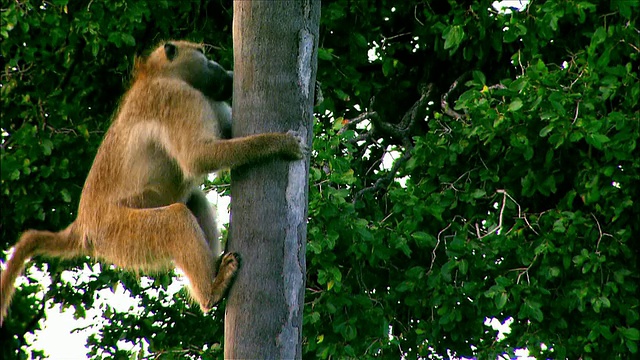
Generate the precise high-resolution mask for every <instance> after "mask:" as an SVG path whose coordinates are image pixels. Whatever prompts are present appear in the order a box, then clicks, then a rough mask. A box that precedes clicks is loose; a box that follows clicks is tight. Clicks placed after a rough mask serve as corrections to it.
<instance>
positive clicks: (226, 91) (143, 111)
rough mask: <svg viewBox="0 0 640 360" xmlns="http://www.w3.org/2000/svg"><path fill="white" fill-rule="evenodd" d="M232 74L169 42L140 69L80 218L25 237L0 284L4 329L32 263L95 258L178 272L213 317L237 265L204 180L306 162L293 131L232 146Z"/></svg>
mask: <svg viewBox="0 0 640 360" xmlns="http://www.w3.org/2000/svg"><path fill="white" fill-rule="evenodd" d="M232 88H233V74H232V73H231V72H229V71H226V70H225V69H224V68H223V67H222V66H220V65H219V64H217V63H216V62H214V61H211V60H208V59H207V57H206V56H205V55H204V52H203V49H202V47H201V46H200V45H199V44H195V43H191V42H188V41H169V42H166V43H164V44H162V45H161V46H159V47H158V48H156V49H155V50H154V51H153V52H151V54H150V55H149V56H148V57H146V59H143V60H140V59H137V60H136V65H135V70H134V77H133V83H132V85H131V87H130V89H129V90H128V91H127V92H126V94H125V95H124V97H123V98H122V100H121V102H120V106H119V109H118V111H117V112H116V115H115V117H114V120H113V123H112V124H111V126H110V128H109V130H108V131H107V133H106V135H105V137H104V140H103V142H102V144H101V145H100V147H99V149H98V153H97V155H96V158H95V160H94V162H93V165H92V167H91V170H90V171H89V175H88V177H87V180H86V182H85V184H84V188H83V190H82V195H81V197H80V204H79V207H78V216H77V218H76V220H75V221H74V222H73V223H72V224H71V225H69V226H68V227H67V228H66V229H64V230H62V231H59V232H50V231H39V230H27V231H26V232H24V233H23V234H22V236H21V237H20V239H19V241H18V242H17V243H16V244H15V249H14V251H13V255H12V257H11V258H10V259H9V260H8V262H7V264H6V265H7V266H6V269H5V270H4V271H2V276H1V278H0V301H1V303H0V324H2V321H3V320H4V317H5V316H6V315H7V308H8V306H9V302H10V301H11V297H12V295H13V292H14V283H15V280H16V278H17V277H18V275H20V274H21V272H22V270H23V267H24V263H25V261H26V260H28V259H30V258H31V257H32V256H36V255H40V256H44V257H57V258H73V257H78V256H91V257H94V258H96V259H98V260H100V261H104V262H106V263H112V264H115V265H117V266H119V267H121V268H124V269H130V270H135V271H157V270H162V269H166V268H168V267H171V266H172V265H173V266H175V267H178V268H180V269H181V270H182V271H183V272H184V274H185V275H186V277H187V278H188V279H189V283H190V293H191V295H192V297H193V299H194V300H195V301H197V303H198V304H199V305H200V307H201V309H202V311H203V312H207V311H208V310H210V309H211V307H212V306H213V305H215V304H216V303H218V302H219V301H220V300H221V299H222V297H223V296H224V295H225V292H226V291H227V289H228V287H229V285H230V283H231V282H232V280H233V278H234V276H235V274H236V271H237V269H238V266H239V256H238V254H235V253H226V254H224V255H221V254H222V251H221V246H220V240H219V239H218V235H219V234H218V230H217V227H216V223H215V218H214V213H213V210H212V208H211V206H210V205H209V202H208V201H207V199H206V197H205V194H204V193H203V191H202V190H200V188H199V185H200V184H201V182H202V180H203V177H204V176H205V175H206V174H209V173H212V172H215V171H217V170H220V169H224V168H232V167H235V166H240V165H245V164H249V163H251V162H255V161H258V160H261V159H265V158H268V157H273V156H279V157H282V158H285V159H289V160H296V159H302V158H303V156H304V154H305V152H306V146H305V145H304V142H303V140H302V138H301V137H300V136H298V135H296V134H295V133H293V132H288V133H266V134H258V135H251V136H247V137H241V138H229V135H230V128H231V108H230V107H229V105H228V104H227V103H226V102H225V101H226V100H228V99H229V98H230V97H231V93H232Z"/></svg>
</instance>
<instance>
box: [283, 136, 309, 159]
mask: <svg viewBox="0 0 640 360" xmlns="http://www.w3.org/2000/svg"><path fill="white" fill-rule="evenodd" d="M287 136H288V144H287V145H288V146H287V153H286V154H285V155H287V156H288V157H291V158H292V159H294V160H301V159H304V158H305V157H307V154H308V153H309V147H308V146H307V142H306V140H305V139H304V137H303V136H302V135H301V134H300V133H298V132H296V131H293V130H289V131H287Z"/></svg>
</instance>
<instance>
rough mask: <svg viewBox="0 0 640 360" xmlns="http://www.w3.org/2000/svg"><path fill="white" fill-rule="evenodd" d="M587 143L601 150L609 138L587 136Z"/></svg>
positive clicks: (598, 135)
mask: <svg viewBox="0 0 640 360" xmlns="http://www.w3.org/2000/svg"><path fill="white" fill-rule="evenodd" d="M586 140H587V143H589V144H590V145H593V146H594V147H595V148H596V149H602V144H605V143H608V142H609V140H610V139H609V137H608V136H606V135H603V134H588V135H587V137H586Z"/></svg>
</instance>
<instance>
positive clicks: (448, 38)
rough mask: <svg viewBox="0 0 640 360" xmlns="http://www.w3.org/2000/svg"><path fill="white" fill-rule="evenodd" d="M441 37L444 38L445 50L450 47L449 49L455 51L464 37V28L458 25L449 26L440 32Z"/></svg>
mask: <svg viewBox="0 0 640 360" xmlns="http://www.w3.org/2000/svg"><path fill="white" fill-rule="evenodd" d="M442 38H443V39H444V40H445V41H444V48H445V50H448V49H451V51H455V50H456V49H457V48H458V46H460V44H461V43H462V40H463V39H464V30H463V29H462V26H460V25H453V26H449V27H447V28H446V29H445V31H444V33H443V34H442Z"/></svg>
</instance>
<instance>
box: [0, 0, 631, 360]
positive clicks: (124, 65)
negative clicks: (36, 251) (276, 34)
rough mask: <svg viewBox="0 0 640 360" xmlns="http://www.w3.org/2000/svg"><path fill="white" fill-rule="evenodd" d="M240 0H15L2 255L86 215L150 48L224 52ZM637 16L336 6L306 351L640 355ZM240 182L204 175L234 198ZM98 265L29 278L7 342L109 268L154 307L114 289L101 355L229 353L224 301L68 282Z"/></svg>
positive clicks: (534, 7) (313, 179)
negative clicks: (93, 183) (233, 186)
mask: <svg viewBox="0 0 640 360" xmlns="http://www.w3.org/2000/svg"><path fill="white" fill-rule="evenodd" d="M513 3H517V2H513ZM524 5H527V4H524ZM231 9H232V2H231V1H230V0H201V1H175V0H162V1H156V0H136V1H131V0H117V1H106V2H103V1H93V0H77V1H68V0H50V1H41V0H23V1H10V2H6V3H5V4H3V5H2V9H1V12H0V16H1V25H0V37H1V38H2V45H1V54H2V57H1V62H2V67H3V69H2V70H3V72H2V75H1V78H0V86H1V88H0V94H1V100H0V101H1V104H2V107H1V110H0V111H1V112H0V121H1V123H0V128H1V132H2V135H1V136H2V137H1V139H2V140H1V147H0V156H1V157H0V158H1V161H2V188H1V189H2V195H1V196H2V199H1V201H2V214H1V225H0V239H2V243H1V244H2V248H3V249H8V248H10V247H11V245H12V244H13V243H14V242H15V240H16V239H17V238H18V236H19V234H20V232H21V231H23V230H24V229H28V228H37V229H51V230H56V229H61V228H63V227H65V226H66V225H67V224H69V223H70V222H71V221H72V220H73V218H74V213H75V211H76V206H77V202H78V199H79V195H80V190H81V188H82V184H83V181H84V178H85V176H86V174H87V172H88V169H89V167H90V166H91V162H92V160H93V156H94V155H95V152H96V149H97V146H98V145H99V143H100V140H101V137H102V135H103V134H104V131H105V130H106V128H107V127H108V125H109V122H110V119H111V116H112V114H113V113H114V111H115V109H116V107H117V104H118V100H119V97H120V96H121V95H122V94H123V92H124V90H125V89H126V87H127V85H128V81H129V79H130V75H131V69H132V65H133V62H134V58H135V56H136V55H140V54H142V53H143V52H144V50H145V49H148V48H150V47H152V46H153V45H155V44H157V43H158V42H159V41H161V40H163V39H170V38H187V39H190V40H194V41H203V42H204V43H206V44H208V45H209V46H208V53H209V55H211V56H212V57H213V58H215V59H216V60H218V61H219V62H220V63H221V64H222V65H223V66H225V67H227V68H231V67H232V59H233V58H232V48H231V43H232V41H231V30H230V29H231V20H232V11H231ZM639 10H640V8H639V5H638V3H637V2H634V1H624V0H612V1H598V0H563V1H552V0H547V1H544V0H542V1H533V2H531V4H529V5H527V6H524V7H522V8H520V6H518V8H508V9H506V10H498V9H496V7H494V6H493V4H492V1H487V0H481V1H453V0H449V1H447V0H435V1H393V0H376V1H374V0H334V1H324V2H323V4H322V15H321V27H320V36H321V37H320V39H319V44H320V48H319V49H318V51H319V52H318V54H319V61H318V76H317V77H318V80H319V82H320V84H319V87H320V89H321V90H322V93H323V101H322V102H321V103H320V104H319V105H318V106H317V107H316V109H315V110H316V116H317V121H316V123H315V129H314V134H315V137H314V146H313V154H312V163H311V173H310V184H309V186H310V192H309V200H310V203H309V225H308V243H307V284H306V287H307V291H306V295H305V296H306V297H305V300H306V305H305V308H304V329H303V336H304V340H305V347H304V349H303V353H304V357H305V358H316V357H319V358H334V359H342V358H358V359H364V358H376V357H377V358H389V359H399V358H400V357H401V356H403V355H404V356H405V358H407V359H413V358H420V357H423V358H427V357H430V356H434V357H435V358H448V357H450V356H453V357H478V358H495V357H496V356H497V355H500V354H509V355H510V356H512V355H513V353H514V351H515V350H516V349H525V348H526V349H528V350H529V352H530V353H531V354H532V355H536V356H540V357H541V358H572V359H574V358H583V359H590V358H591V359H601V358H630V357H631V355H630V354H636V353H637V352H638V341H639V340H640V332H639V330H638V329H640V321H639V317H640V316H639V311H640V309H639V303H640V301H639V299H638V296H637V295H638V285H639V280H640V279H639V275H638V274H639V269H638V254H639V252H640V185H639V184H640V150H639V149H638V147H637V146H638V138H639V136H640V106H639V103H638V101H639V100H638V99H640V82H639V81H638V76H639V74H640V69H639V66H640V60H639V57H640V29H639V28H638V25H637V24H638V23H639V20H638V17H639V16H638V14H639ZM228 181H229V177H228V176H226V175H225V176H222V177H219V178H217V179H216V180H215V181H214V182H213V183H210V184H208V186H209V187H211V188H212V190H211V191H218V192H221V193H225V191H227V189H228V187H227V186H225V184H226V183H228ZM5 256H6V253H5V254H4V255H3V257H5ZM85 262H86V260H85V259H78V260H77V261H68V262H64V263H60V262H50V263H48V264H49V265H48V266H47V267H46V269H48V271H49V273H50V274H51V276H52V280H53V282H52V285H51V286H50V288H49V289H48V292H47V293H46V296H44V298H42V297H38V296H34V294H35V293H36V292H38V291H40V290H42V287H41V285H40V284H39V283H37V282H35V281H31V282H29V283H28V284H26V285H23V286H21V287H20V289H18V291H17V293H16V297H15V300H14V302H13V304H12V307H11V314H10V316H9V318H8V319H7V321H6V323H5V325H4V327H3V328H2V329H0V342H2V344H3V345H2V350H1V351H2V353H3V355H4V356H10V357H6V358H13V357H15V356H16V354H19V356H20V357H22V358H25V357H27V356H28V354H29V353H32V355H34V356H38V355H39V354H40V351H39V350H38V349H33V348H32V347H29V344H28V343H27V341H26V340H25V337H24V334H25V333H31V332H34V331H35V330H37V329H38V328H40V327H41V326H42V322H41V320H42V319H45V318H46V316H47V309H48V307H49V306H50V304H51V303H54V302H55V303H62V304H63V305H64V306H65V307H72V308H74V309H75V312H76V314H77V316H83V315H84V313H85V311H86V309H88V308H90V307H92V306H93V305H94V302H95V299H94V295H95V293H96V291H98V290H100V289H108V288H110V287H114V286H116V285H117V284H122V285H124V286H125V288H126V289H128V291H129V292H130V293H131V295H132V296H134V297H135V298H136V299H137V301H138V302H139V304H140V306H141V307H142V310H141V311H137V312H129V313H127V312H119V311H117V310H115V308H113V307H112V306H110V305H108V304H107V305H104V306H103V307H104V308H103V309H101V310H102V314H103V317H104V319H103V320H104V321H103V322H97V323H96V324H97V325H96V326H95V329H94V332H95V335H93V336H91V337H90V338H89V340H88V342H89V353H90V355H91V356H93V358H104V357H107V356H110V355H113V356H122V357H128V355H129V354H128V353H127V350H125V349H124V348H123V347H122V346H121V344H122V342H130V343H133V344H138V345H139V346H140V347H141V348H142V349H144V350H143V351H142V352H143V354H144V353H148V352H151V353H153V354H154V355H162V356H166V358H172V357H176V358H177V357H184V356H191V357H194V358H198V357H199V358H221V357H222V352H221V350H220V349H221V346H222V339H223V336H222V329H223V326H222V319H223V316H222V314H223V312H222V311H223V309H222V308H219V309H218V310H217V311H216V312H214V314H213V315H210V316H204V315H202V314H201V313H200V312H199V310H198V309H197V307H196V306H194V305H191V304H189V302H188V298H187V296H186V294H185V292H179V293H177V294H175V295H167V292H166V288H167V286H168V284H169V283H170V282H171V279H172V277H171V276H170V275H162V274H159V275H157V276H154V277H153V279H154V281H153V283H152V284H150V285H149V284H147V283H146V282H142V283H141V282H140V281H139V279H138V278H137V277H136V276H135V275H132V274H128V273H124V272H120V271H118V270H115V269H112V268H109V267H107V266H103V267H102V268H103V270H102V272H99V273H96V274H94V275H92V276H91V278H90V280H88V281H83V282H81V284H80V285H73V284H71V283H69V282H67V281H63V280H61V275H60V273H61V271H62V269H65V268H67V267H69V266H83V264H84V263H85ZM42 264H43V262H37V266H39V267H40V268H44V267H43V265H42ZM27 275H29V274H27ZM143 284H144V285H143ZM149 288H152V289H160V291H159V292H150V291H147V290H148V289H149ZM492 319H496V321H498V322H500V323H505V322H506V323H509V324H510V327H509V328H510V332H503V333H500V334H498V332H497V331H496V330H494V328H493V327H491V326H489V325H488V324H489V323H490V321H491V320H492ZM102 324H104V325H102ZM194 329H198V331H194ZM498 335H499V336H498ZM163 358H165V357H163Z"/></svg>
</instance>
